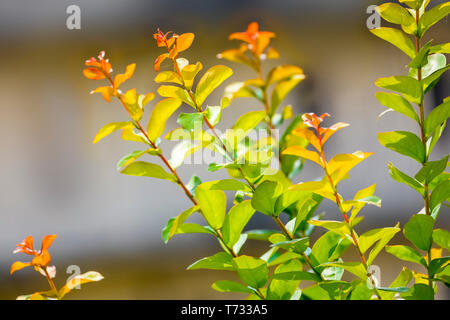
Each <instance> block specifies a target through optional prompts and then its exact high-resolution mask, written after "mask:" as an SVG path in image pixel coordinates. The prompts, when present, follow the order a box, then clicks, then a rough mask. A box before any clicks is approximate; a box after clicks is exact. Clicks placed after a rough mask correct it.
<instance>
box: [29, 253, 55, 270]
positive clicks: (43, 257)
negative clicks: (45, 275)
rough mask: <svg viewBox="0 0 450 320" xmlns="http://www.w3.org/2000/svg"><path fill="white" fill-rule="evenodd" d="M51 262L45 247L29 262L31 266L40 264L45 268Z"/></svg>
mask: <svg viewBox="0 0 450 320" xmlns="http://www.w3.org/2000/svg"><path fill="white" fill-rule="evenodd" d="M50 262H51V256H50V253H49V252H48V250H47V249H44V250H42V252H41V254H40V255H37V256H36V257H34V258H33V260H32V261H31V263H32V264H33V266H41V267H44V268H46V267H47V266H48V265H49V264H50Z"/></svg>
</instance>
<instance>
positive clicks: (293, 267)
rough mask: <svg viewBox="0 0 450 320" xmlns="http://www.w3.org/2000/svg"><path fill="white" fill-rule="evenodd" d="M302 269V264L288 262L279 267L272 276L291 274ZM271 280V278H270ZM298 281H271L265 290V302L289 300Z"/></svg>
mask: <svg viewBox="0 0 450 320" xmlns="http://www.w3.org/2000/svg"><path fill="white" fill-rule="evenodd" d="M301 269H302V264H301V263H300V261H298V260H290V261H288V262H286V263H284V264H282V265H279V266H278V267H277V268H276V269H275V272H274V275H277V274H282V273H286V272H293V271H297V270H301ZM272 279H273V278H272ZM299 282H300V281H299V280H285V279H281V280H278V279H273V280H272V281H271V282H270V285H269V288H268V289H267V300H289V299H291V297H292V295H293V294H294V293H295V291H296V290H297V287H298V284H299Z"/></svg>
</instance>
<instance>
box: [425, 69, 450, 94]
mask: <svg viewBox="0 0 450 320" xmlns="http://www.w3.org/2000/svg"><path fill="white" fill-rule="evenodd" d="M449 69H450V65H447V66H446V67H443V68H441V69H439V70H436V71H435V72H433V73H432V74H431V75H429V76H428V77H426V78H425V79H422V81H421V83H422V90H423V93H424V94H425V93H427V92H428V91H430V90H431V89H432V88H433V87H434V86H435V85H436V84H437V83H438V81H439V79H440V78H441V76H442V75H443V74H444V73H445V72H446V71H447V70H449Z"/></svg>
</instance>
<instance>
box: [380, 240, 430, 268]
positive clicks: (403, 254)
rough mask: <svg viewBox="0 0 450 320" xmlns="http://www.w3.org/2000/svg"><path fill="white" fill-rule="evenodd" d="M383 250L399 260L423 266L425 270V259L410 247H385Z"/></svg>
mask: <svg viewBox="0 0 450 320" xmlns="http://www.w3.org/2000/svg"><path fill="white" fill-rule="evenodd" d="M385 250H386V252H387V253H390V254H392V255H393V256H395V257H397V258H399V259H400V260H403V261H409V262H414V263H418V264H421V265H423V266H424V267H425V268H426V267H427V262H426V261H425V259H424V258H423V257H422V256H421V254H420V253H419V252H417V251H416V250H415V249H413V248H411V247H408V246H402V245H396V246H386V249H385Z"/></svg>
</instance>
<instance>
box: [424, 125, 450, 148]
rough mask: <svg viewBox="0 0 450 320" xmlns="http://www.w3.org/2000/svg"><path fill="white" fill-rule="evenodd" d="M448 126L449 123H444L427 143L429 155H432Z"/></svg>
mask: <svg viewBox="0 0 450 320" xmlns="http://www.w3.org/2000/svg"><path fill="white" fill-rule="evenodd" d="M446 124H447V121H444V123H443V124H442V125H441V126H438V127H437V128H436V130H434V132H433V136H432V137H431V139H428V141H427V151H428V155H430V154H431V151H433V149H434V146H435V145H436V143H437V142H438V140H439V139H440V138H441V136H442V133H444V130H445V126H446Z"/></svg>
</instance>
